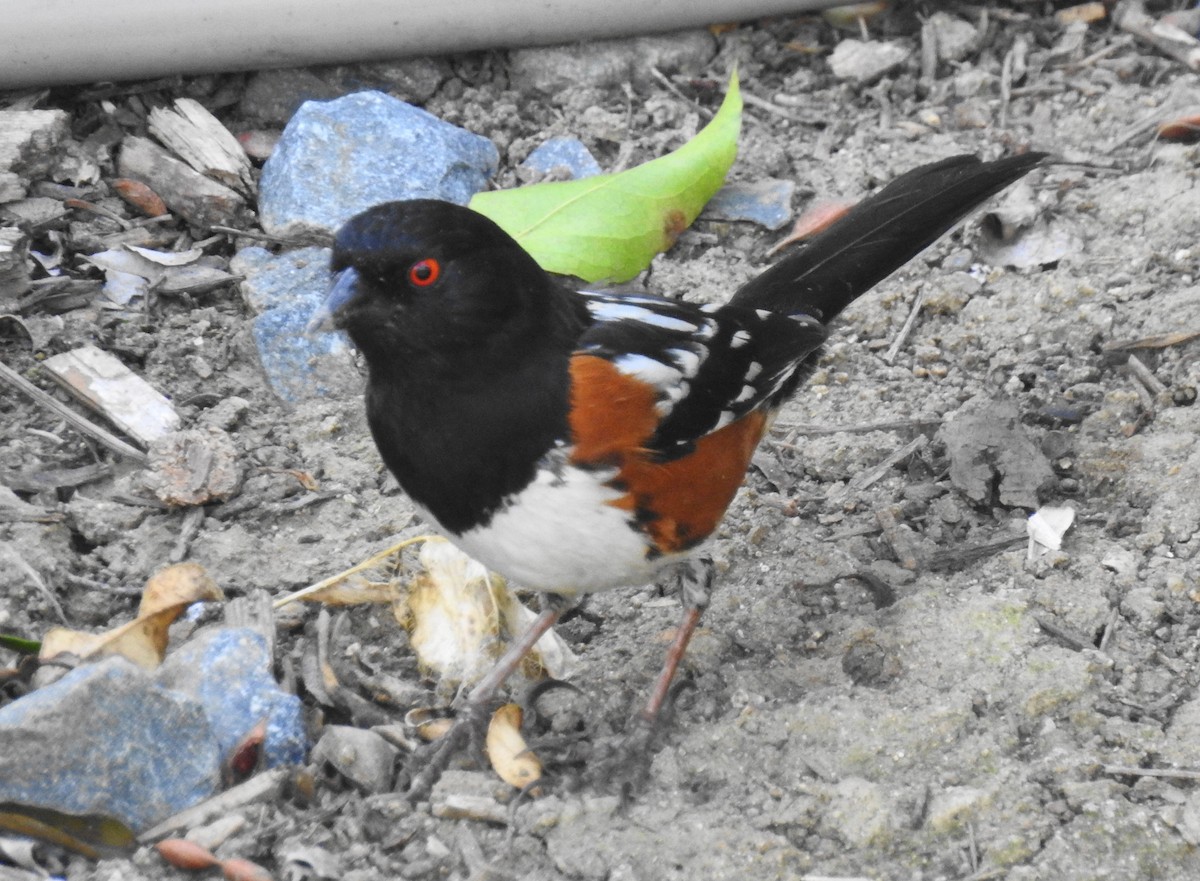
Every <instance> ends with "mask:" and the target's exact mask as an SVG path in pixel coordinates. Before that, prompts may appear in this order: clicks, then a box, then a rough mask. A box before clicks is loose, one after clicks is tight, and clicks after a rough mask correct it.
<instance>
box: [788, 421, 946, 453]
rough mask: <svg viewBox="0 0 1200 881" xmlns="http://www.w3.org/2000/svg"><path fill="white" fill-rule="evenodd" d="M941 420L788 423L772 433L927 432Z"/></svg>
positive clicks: (811, 435) (940, 422)
mask: <svg viewBox="0 0 1200 881" xmlns="http://www.w3.org/2000/svg"><path fill="white" fill-rule="evenodd" d="M941 424H942V420H941V419H897V420H895V421H893V422H866V423H863V424H862V425H796V424H790V423H787V422H776V423H775V424H774V425H773V426H772V431H778V432H785V433H787V434H797V435H801V436H803V437H824V436H825V435H829V434H869V433H871V432H872V431H925V430H926V429H929V428H940V427H941ZM779 445H780V446H781V447H782V448H783V449H786V450H792V451H798V450H799V449H800V448H799V447H797V446H795V445H794V444H788V443H785V442H783V441H780V442H779Z"/></svg>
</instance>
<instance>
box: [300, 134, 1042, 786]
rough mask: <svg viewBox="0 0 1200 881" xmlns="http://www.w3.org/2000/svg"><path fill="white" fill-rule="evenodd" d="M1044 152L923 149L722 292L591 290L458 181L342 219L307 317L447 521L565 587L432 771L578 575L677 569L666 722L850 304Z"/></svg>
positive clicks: (448, 533)
mask: <svg viewBox="0 0 1200 881" xmlns="http://www.w3.org/2000/svg"><path fill="white" fill-rule="evenodd" d="M1046 156H1047V154H1045V153H1041V152H1036V151H1029V152H1024V153H1020V154H1016V155H1010V156H1006V157H1002V158H999V159H995V160H991V161H984V160H981V159H979V158H978V157H976V156H973V155H970V154H965V155H957V156H951V157H948V158H945V159H942V160H940V161H937V162H933V163H929V164H926V165H922V166H919V167H917V168H914V169H912V170H910V171H908V172H907V173H905V174H903V175H901V176H900V177H898V178H896V179H895V180H893V181H892V182H891V183H890V184H888V185H887V186H885V187H883V188H882V189H881V190H879V191H878V192H876V193H875V194H874V195H872V196H868V197H867V198H865V199H863V200H862V201H860V202H859V203H858V204H857V205H856V206H855V207H853V208H852V209H850V210H849V211H848V212H847V213H846V214H845V215H844V216H842V217H841V218H840V219H838V220H837V221H836V222H834V223H833V224H832V225H831V226H829V227H828V228H826V229H825V230H824V231H822V232H820V233H819V234H817V235H816V236H815V237H813V238H812V239H811V240H810V241H809V242H808V243H807V244H806V245H804V246H803V247H800V248H798V249H796V250H794V251H792V252H791V253H788V254H786V255H785V256H784V257H782V258H781V259H780V260H778V261H777V262H776V263H774V264H773V265H771V266H770V267H768V268H767V269H766V270H765V271H763V272H762V273H761V274H759V275H758V276H756V277H754V278H752V279H751V280H750V281H748V282H747V283H746V284H744V285H742V286H741V287H740V288H739V289H738V290H736V291H735V292H734V293H733V294H732V296H731V297H730V298H729V299H728V301H727V302H725V303H723V304H704V305H699V304H695V303H692V302H689V301H687V300H686V299H673V298H665V297H660V296H656V295H652V294H649V293H642V292H628V291H612V290H608V291H606V290H603V289H601V290H578V289H576V288H575V287H574V286H572V285H569V284H566V283H565V282H564V281H563V280H562V279H560V278H559V277H556V276H553V275H551V274H549V273H547V272H546V271H544V270H543V269H542V268H541V267H540V266H539V265H538V264H537V262H536V261H535V260H534V258H533V257H532V256H530V255H529V254H528V253H527V252H526V251H525V250H524V249H522V248H521V246H520V245H519V244H518V243H517V242H516V241H515V240H514V239H513V238H512V237H511V236H510V235H509V234H508V233H506V232H505V231H504V230H502V229H501V228H500V227H499V226H498V225H496V224H495V223H493V222H492V221H491V220H490V219H488V218H487V217H485V216H483V215H482V214H479V213H477V212H475V211H473V210H471V209H470V208H467V207H463V206H460V205H456V204H451V203H447V202H442V201H438V200H430V199H416V200H408V201H396V202H387V203H384V204H380V205H376V206H374V207H371V208H369V209H367V210H365V211H363V212H362V213H360V214H358V215H356V216H354V217H353V218H351V219H350V220H348V221H347V222H346V223H345V224H344V225H343V226H342V227H341V228H340V229H339V230H338V232H337V234H336V237H335V241H334V246H333V251H332V258H331V263H330V268H331V273H332V275H333V279H334V281H333V283H332V286H331V288H330V290H329V292H328V295H327V297H326V299H325V301H324V303H323V304H322V305H321V306H320V307H319V308H318V309H317V311H316V312H315V313H314V314H313V316H312V318H311V320H310V322H309V330H310V332H319V331H326V330H332V329H342V330H344V331H346V333H347V334H348V335H349V337H350V339H351V341H352V342H353V343H354V345H355V347H356V348H357V349H358V350H359V351H360V352H361V355H362V357H363V359H364V361H365V364H366V372H367V381H366V394H365V403H366V415H367V422H368V425H369V428H370V431H371V433H372V436H373V438H374V441H375V444H376V446H377V448H378V450H379V453H380V456H381V457H382V459H383V462H384V464H385V465H386V466H387V468H388V469H389V470H390V471H391V473H392V474H393V475H394V476H395V478H396V480H397V481H398V483H399V485H400V487H401V488H402V489H403V490H404V492H405V493H406V494H407V495H408V497H409V498H410V499H411V501H412V502H413V504H414V505H415V506H416V508H417V509H418V511H419V512H420V514H421V515H422V516H423V517H424V518H425V519H426V520H428V521H429V522H430V523H431V524H432V525H434V526H435V527H436V528H437V530H438V531H440V532H441V533H442V534H443V535H444V536H445V537H446V538H448V539H449V540H450V541H451V542H453V543H454V544H456V545H457V546H458V547H459V548H460V549H461V550H463V551H464V552H465V553H466V554H468V555H469V556H471V557H473V558H475V559H476V560H478V561H479V562H480V563H482V564H483V565H485V566H487V567H488V568H489V569H491V570H493V571H495V572H498V573H500V574H501V575H503V576H505V577H506V578H508V579H509V580H510V581H512V582H515V583H516V584H518V585H520V586H521V587H524V588H527V589H530V590H533V591H538V592H540V593H542V594H543V595H544V596H546V597H547V598H548V599H547V601H546V602H545V603H543V608H542V611H541V613H540V614H539V615H538V616H537V618H536V619H535V621H534V622H533V624H532V625H531V626H530V628H529V630H528V631H527V632H526V633H525V634H523V635H521V636H520V637H519V638H518V639H517V640H516V641H515V642H514V643H513V645H512V646H511V647H510V648H509V649H508V650H507V652H506V653H505V654H504V655H503V656H502V657H501V658H500V660H499V661H498V662H497V664H496V666H495V668H493V669H492V671H491V672H490V673H488V674H487V675H486V676H485V677H484V678H483V679H482V680H480V681H479V682H478V683H477V684H476V685H475V687H474V689H473V690H472V691H471V693H470V695H469V696H468V697H467V698H466V702H465V704H464V706H463V707H462V709H461V710H460V713H459V718H458V719H457V720H456V722H455V724H454V726H453V727H452V728H451V733H450V734H449V735H446V736H444V737H443V738H442V743H441V744H440V745H439V746H438V747H437V748H436V750H435V751H434V753H433V755H431V756H429V757H427V759H428V762H427V766H426V767H425V768H423V769H420V770H419V772H418V773H416V774H415V775H414V777H413V782H412V785H411V788H410V795H420V794H421V793H424V792H427V791H428V789H429V788H430V787H431V786H432V785H433V783H434V782H436V780H437V777H438V775H440V773H441V770H442V769H443V768H444V767H445V765H446V764H447V763H448V762H449V760H450V757H451V756H452V754H453V753H454V752H455V751H457V750H460V749H461V748H462V746H463V744H464V743H465V742H466V741H467V740H468V739H469V738H470V737H471V736H472V735H471V732H472V731H474V730H477V729H478V728H479V727H480V724H481V721H482V720H484V719H486V709H487V707H488V704H489V703H490V702H491V701H492V700H493V699H494V697H495V695H496V694H497V692H498V691H499V689H500V688H501V687H502V686H503V683H504V681H505V680H506V679H507V677H508V676H509V674H510V673H512V672H513V671H514V670H515V669H516V667H517V666H518V664H519V663H520V661H521V659H522V657H523V656H524V655H525V654H526V653H527V652H528V651H529V650H530V649H531V648H532V646H533V645H534V643H535V642H536V641H537V639H538V638H540V636H541V635H542V634H544V633H545V632H546V631H547V630H548V629H550V627H552V626H553V624H554V623H555V622H556V621H557V620H558V618H559V616H560V615H561V614H562V613H563V611H564V610H566V609H568V608H570V606H571V604H572V603H573V602H574V601H576V600H577V598H579V597H580V596H581V595H584V594H587V593H591V592H595V591H606V590H611V589H615V588H622V587H631V586H632V587H637V586H643V585H646V584H650V583H652V582H654V581H656V580H658V579H660V578H663V577H667V576H669V577H673V578H675V579H676V580H677V581H678V583H679V585H680V590H681V597H682V601H683V606H684V615H683V619H682V622H681V624H680V626H679V628H678V629H677V630H676V636H675V639H674V641H673V643H672V644H671V646H670V647H669V649H668V651H667V657H666V661H665V663H664V665H663V669H662V672H661V673H660V674H659V676H658V678H657V679H656V680H655V683H654V686H653V688H652V689H651V694H650V697H649V699H648V700H647V702H646V704H645V706H644V708H643V709H642V710H641V712H640V713H639V714H638V715H637V716H636V717H635V721H636V722H637V724H636V725H634V726H631V727H632V728H633V729H634V730H635V731H637V730H640V731H642V732H646V731H649V730H652V729H653V727H654V725H655V721H656V719H657V717H658V715H659V713H660V711H661V709H662V706H663V704H664V702H665V700H666V699H667V696H668V693H669V689H670V685H671V681H672V679H673V677H674V674H675V671H676V668H677V667H678V665H679V663H680V661H681V659H682V657H683V655H684V652H685V650H686V647H687V643H688V640H689V639H690V637H691V634H692V633H693V631H694V630H695V628H696V626H697V625H698V623H699V621H700V617H701V614H702V612H703V609H704V607H705V606H706V604H707V601H708V594H709V591H710V589H711V587H712V583H713V566H712V561H711V559H710V558H709V557H708V556H707V555H706V554H705V553H704V542H705V540H706V539H707V538H708V537H709V536H710V535H711V534H712V533H713V531H714V530H715V529H716V527H717V525H718V524H719V523H720V521H721V519H722V517H723V515H724V514H725V511H726V509H727V508H728V506H729V504H730V502H731V501H732V500H733V498H734V495H735V493H736V492H737V490H738V488H739V487H740V485H741V484H742V481H743V479H744V477H745V475H746V472H747V469H748V467H749V465H750V460H751V456H752V455H753V454H754V451H755V449H756V447H757V445H758V443H759V441H760V440H761V439H762V437H763V435H764V433H765V432H766V431H767V429H768V427H769V426H770V424H771V419H772V417H773V415H774V414H775V413H776V412H777V411H778V409H779V408H780V407H781V406H782V405H783V404H784V403H785V402H786V401H787V400H788V399H790V398H791V397H792V396H793V395H794V394H795V393H796V392H797V390H798V389H799V387H800V385H801V384H802V383H803V381H804V380H805V379H806V378H807V377H808V376H809V375H810V374H811V372H812V370H813V368H814V364H815V362H816V359H817V357H818V356H819V352H820V350H821V346H822V344H823V343H824V342H825V340H826V339H827V338H828V335H829V326H830V322H831V321H832V320H833V319H835V318H836V317H837V316H838V314H839V313H840V312H841V311H842V310H843V309H844V308H845V307H846V306H847V305H849V304H850V303H851V302H853V301H854V300H855V299H857V298H858V297H859V296H861V295H862V294H864V293H865V292H866V291H868V290H870V289H871V288H872V287H874V286H875V285H876V284H877V283H878V282H880V281H881V280H883V279H884V278H886V277H887V276H888V275H890V274H891V273H892V272H893V271H895V270H896V269H897V268H899V267H900V266H902V265H903V264H905V263H907V262H908V261H909V260H910V259H911V258H913V257H914V256H916V255H917V254H918V253H920V252H921V251H922V250H924V249H925V248H926V247H927V246H929V245H930V244H932V243H933V242H934V241H935V240H936V239H938V238H939V237H940V236H941V235H942V234H943V233H945V232H946V231H947V230H949V229H950V228H951V227H953V226H954V225H955V224H956V223H957V222H958V221H960V220H961V219H962V218H963V217H964V216H965V215H966V214H967V213H969V212H970V211H971V210H972V209H974V208H975V207H976V206H978V205H979V204H980V203H981V202H983V201H984V200H986V199H987V198H989V197H990V196H992V195H994V194H996V193H998V192H999V191H1000V190H1002V189H1004V188H1005V187H1007V186H1008V185H1009V184H1011V183H1013V182H1015V181H1016V180H1018V179H1020V178H1021V177H1023V176H1024V175H1026V174H1027V173H1028V172H1030V171H1031V170H1032V169H1033V168H1035V167H1037V166H1038V165H1040V164H1042V163H1043V161H1044V160H1045V158H1046ZM631 740H633V741H639V742H640V743H641V744H644V742H645V740H646V737H645V736H644V735H643V736H642V737H641V738H640V739H639V738H637V737H631ZM639 748H640V747H639Z"/></svg>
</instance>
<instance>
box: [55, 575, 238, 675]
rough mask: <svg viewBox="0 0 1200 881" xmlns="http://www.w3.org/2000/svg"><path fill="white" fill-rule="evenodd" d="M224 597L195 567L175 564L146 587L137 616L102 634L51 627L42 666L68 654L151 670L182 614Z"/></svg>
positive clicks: (159, 660) (210, 580) (160, 660)
mask: <svg viewBox="0 0 1200 881" xmlns="http://www.w3.org/2000/svg"><path fill="white" fill-rule="evenodd" d="M220 599H224V594H222V593H221V589H220V588H219V587H217V585H216V582H214V581H213V580H212V579H211V578H209V577H208V573H206V572H205V571H204V567H203V566H201V565H200V564H199V563H179V564H177V565H175V566H168V567H167V568H166V569H163V570H162V571H161V572H158V573H157V574H155V575H154V576H152V577H151V579H150V580H149V581H148V582H147V583H146V589H145V590H144V591H143V592H142V602H141V605H140V606H139V607H138V616H137V618H135V619H134V620H133V621H130V622H129V623H127V624H122V625H121V626H120V627H117V628H114V629H113V630H108V631H105V632H104V633H82V632H80V631H77V630H68V629H66V628H65V627H55V628H53V629H51V630H50V631H49V632H47V633H46V636H45V638H44V639H43V640H42V650H41V652H40V653H39V655H38V656H39V657H40V658H42V659H43V660H45V659H46V658H52V657H54V656H55V655H59V654H63V653H70V654H73V655H76V656H78V657H80V658H83V659H90V658H99V657H107V656H110V655H120V656H121V657H124V658H126V659H127V660H130V661H132V662H133V663H135V664H137V665H138V666H139V667H142V668H143V669H146V670H153V669H154V668H155V667H157V666H158V665H159V664H160V663H161V662H162V659H163V655H164V654H166V651H167V632H168V630H169V629H170V627H171V624H172V623H173V622H174V621H175V619H176V618H178V617H179V616H180V615H181V614H183V611H184V609H186V608H187V607H188V606H190V605H191V604H192V603H194V602H198V601H200V600H220Z"/></svg>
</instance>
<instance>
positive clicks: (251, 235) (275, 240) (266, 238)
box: [209, 226, 300, 245]
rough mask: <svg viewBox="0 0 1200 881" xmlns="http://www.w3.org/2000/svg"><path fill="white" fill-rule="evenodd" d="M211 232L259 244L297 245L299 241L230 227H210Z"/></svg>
mask: <svg viewBox="0 0 1200 881" xmlns="http://www.w3.org/2000/svg"><path fill="white" fill-rule="evenodd" d="M209 229H210V230H212V231H213V232H219V233H224V234H225V235H228V236H241V237H242V238H244V239H255V240H256V241H259V242H270V243H271V244H273V245H298V244H300V240H299V239H285V238H282V237H280V236H272V235H267V234H266V233H265V232H254V230H250V229H234V228H233V227H232V226H210V227H209Z"/></svg>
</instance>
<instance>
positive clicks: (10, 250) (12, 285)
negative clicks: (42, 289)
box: [0, 227, 31, 298]
mask: <svg viewBox="0 0 1200 881" xmlns="http://www.w3.org/2000/svg"><path fill="white" fill-rule="evenodd" d="M30 287H31V284H30V281H29V236H27V235H26V234H25V233H24V232H22V231H21V230H19V229H17V228H16V227H3V228H0V298H6V297H19V296H20V295H21V294H23V293H25V292H26V291H27V290H29V288H30Z"/></svg>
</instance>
